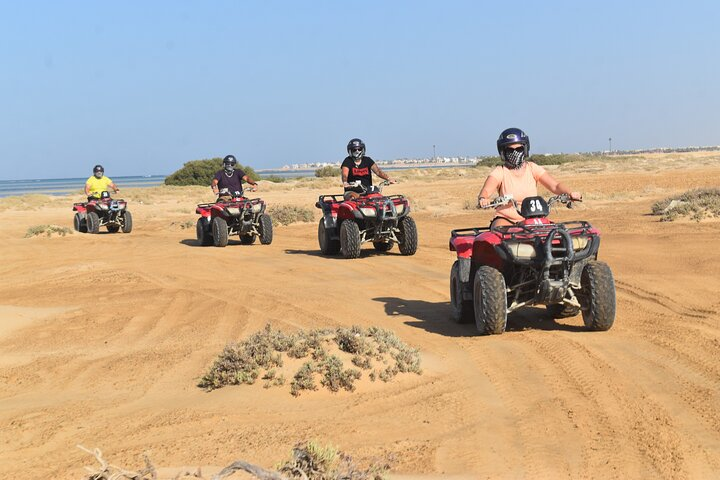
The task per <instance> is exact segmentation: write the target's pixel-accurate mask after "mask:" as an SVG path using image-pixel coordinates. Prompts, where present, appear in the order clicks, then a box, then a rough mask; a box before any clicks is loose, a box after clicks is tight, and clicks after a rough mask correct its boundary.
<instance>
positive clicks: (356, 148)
mask: <svg viewBox="0 0 720 480" xmlns="http://www.w3.org/2000/svg"><path fill="white" fill-rule="evenodd" d="M350 151H351V152H362V151H363V149H362V148H358V147H354V148H351V149H350Z"/></svg>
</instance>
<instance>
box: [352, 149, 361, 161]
mask: <svg viewBox="0 0 720 480" xmlns="http://www.w3.org/2000/svg"><path fill="white" fill-rule="evenodd" d="M362 154H363V152H362V150H352V156H353V158H354V159H355V160H360V159H362Z"/></svg>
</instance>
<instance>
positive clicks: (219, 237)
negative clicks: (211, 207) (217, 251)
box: [212, 217, 228, 247]
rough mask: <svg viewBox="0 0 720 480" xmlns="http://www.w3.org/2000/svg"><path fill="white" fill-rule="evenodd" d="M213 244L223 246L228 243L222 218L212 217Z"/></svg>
mask: <svg viewBox="0 0 720 480" xmlns="http://www.w3.org/2000/svg"><path fill="white" fill-rule="evenodd" d="M212 237H213V245H215V246H216V247H225V246H227V244H228V227H227V222H226V221H225V219H224V218H221V217H215V218H213V219H212Z"/></svg>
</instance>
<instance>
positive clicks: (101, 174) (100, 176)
mask: <svg viewBox="0 0 720 480" xmlns="http://www.w3.org/2000/svg"><path fill="white" fill-rule="evenodd" d="M102 176H103V172H95V178H102Z"/></svg>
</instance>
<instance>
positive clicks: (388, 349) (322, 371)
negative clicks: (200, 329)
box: [198, 325, 422, 396]
mask: <svg viewBox="0 0 720 480" xmlns="http://www.w3.org/2000/svg"><path fill="white" fill-rule="evenodd" d="M343 358H349V359H350V363H352V365H354V366H355V367H358V368H352V367H350V368H345V365H344V360H343ZM303 359H305V361H304V362H303V363H302V364H301V366H300V367H299V368H298V369H297V370H296V371H295V373H292V370H289V369H290V368H291V367H292V365H293V364H296V363H294V362H297V361H298V360H303ZM286 363H289V364H290V365H289V366H288V367H287V368H285V373H287V374H288V375H289V376H291V378H292V380H291V381H290V393H292V394H293V395H294V396H298V395H300V394H301V393H302V392H303V391H307V390H311V391H312V390H317V389H318V382H319V385H320V386H322V387H325V388H327V389H328V390H330V391H332V392H337V391H339V390H341V389H342V390H347V391H354V390H355V381H356V380H359V379H360V378H361V377H362V370H371V372H370V378H371V380H374V379H376V378H379V379H381V380H383V381H389V380H391V379H392V378H393V377H395V376H396V375H397V374H398V373H415V374H418V375H420V374H421V373H422V370H421V369H420V353H419V352H418V350H417V349H414V348H412V347H409V346H408V345H406V344H404V343H403V342H402V341H401V340H400V339H399V338H398V337H397V336H396V335H395V334H394V333H393V332H391V331H389V330H385V329H382V328H378V327H370V328H369V329H363V328H361V327H358V326H353V327H350V328H345V327H339V328H336V329H315V330H309V331H306V330H301V331H298V332H296V333H293V334H285V333H283V332H281V331H279V330H273V329H272V327H271V326H270V325H267V326H266V327H265V328H264V329H263V330H262V331H260V332H257V333H254V334H253V335H251V336H250V337H249V338H248V339H247V340H244V341H242V342H239V343H230V344H228V345H227V346H226V347H225V349H224V350H223V351H222V353H221V354H220V356H219V357H218V358H217V359H216V360H215V362H214V363H213V365H212V366H211V367H210V369H209V370H208V372H207V373H206V374H205V375H203V377H202V378H201V380H200V382H199V383H198V386H199V387H201V388H204V389H206V390H214V389H217V388H221V387H223V386H226V385H242V384H248V385H251V384H253V383H255V381H256V380H257V379H258V378H261V379H262V380H265V383H264V385H263V386H264V387H265V388H271V387H275V386H282V385H285V383H286V382H285V375H284V373H283V372H282V371H281V370H282V369H283V367H284V366H285V364H286ZM375 364H377V365H378V367H377V369H375V370H372V369H373V365H375Z"/></svg>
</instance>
